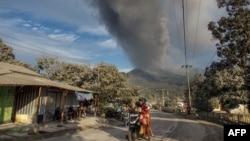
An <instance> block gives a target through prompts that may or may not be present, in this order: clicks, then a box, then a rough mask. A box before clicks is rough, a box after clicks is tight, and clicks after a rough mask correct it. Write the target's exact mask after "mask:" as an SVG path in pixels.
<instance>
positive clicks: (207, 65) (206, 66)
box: [206, 50, 217, 68]
mask: <svg viewBox="0 0 250 141" xmlns="http://www.w3.org/2000/svg"><path fill="white" fill-rule="evenodd" d="M216 53H217V50H216V51H215V52H214V54H213V56H212V58H211V59H210V60H209V62H208V64H207V66H206V68H207V67H208V65H210V64H211V62H212V61H213V59H214V56H215V55H216Z"/></svg>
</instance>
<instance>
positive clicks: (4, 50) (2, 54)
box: [0, 39, 35, 71]
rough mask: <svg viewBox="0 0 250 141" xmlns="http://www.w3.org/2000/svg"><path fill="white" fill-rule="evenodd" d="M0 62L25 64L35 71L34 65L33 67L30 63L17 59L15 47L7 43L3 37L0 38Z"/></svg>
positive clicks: (24, 65)
mask: <svg viewBox="0 0 250 141" xmlns="http://www.w3.org/2000/svg"><path fill="white" fill-rule="evenodd" d="M0 62H6V63H10V64H15V65H18V66H23V67H25V68H28V69H30V70H33V71H34V70H35V69H34V68H33V67H31V65H30V64H26V63H23V62H21V61H19V60H16V57H15V54H14V53H13V48H12V47H11V46H8V45H7V44H5V43H4V42H3V41H2V40H1V39H0Z"/></svg>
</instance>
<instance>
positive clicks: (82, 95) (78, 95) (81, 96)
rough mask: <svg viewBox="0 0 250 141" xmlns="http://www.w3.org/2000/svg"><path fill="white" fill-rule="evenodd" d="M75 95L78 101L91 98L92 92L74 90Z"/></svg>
mask: <svg viewBox="0 0 250 141" xmlns="http://www.w3.org/2000/svg"><path fill="white" fill-rule="evenodd" d="M75 95H76V99H77V100H78V101H84V100H85V99H86V100H90V99H93V94H92V93H80V92H75Z"/></svg>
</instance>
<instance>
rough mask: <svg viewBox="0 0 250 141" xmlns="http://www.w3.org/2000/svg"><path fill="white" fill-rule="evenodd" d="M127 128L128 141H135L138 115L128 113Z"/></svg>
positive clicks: (138, 127)
mask: <svg viewBox="0 0 250 141" xmlns="http://www.w3.org/2000/svg"><path fill="white" fill-rule="evenodd" d="M128 128H129V130H128V141H135V140H136V138H138V136H139V131H140V122H139V114H133V113H129V119H128Z"/></svg>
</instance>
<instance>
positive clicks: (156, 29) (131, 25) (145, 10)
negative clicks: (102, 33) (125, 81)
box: [92, 0, 168, 70]
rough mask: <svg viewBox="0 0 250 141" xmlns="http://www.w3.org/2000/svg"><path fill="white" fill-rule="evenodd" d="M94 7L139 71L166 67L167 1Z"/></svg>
mask: <svg viewBox="0 0 250 141" xmlns="http://www.w3.org/2000/svg"><path fill="white" fill-rule="evenodd" d="M92 4H93V5H94V6H95V7H96V8H97V9H98V12H99V16H100V20H101V22H102V23H103V24H105V26H106V28H107V30H108V32H109V33H110V34H111V35H112V36H113V37H114V38H116V40H117V42H118V44H119V45H120V46H121V47H122V48H123V50H124V51H125V52H126V54H127V55H128V57H129V58H130V60H131V62H132V63H133V65H134V66H135V67H136V68H139V69H145V70H152V69H161V68H162V66H164V60H165V59H164V58H165V54H166V53H165V52H166V48H167V46H168V34H167V33H168V32H167V28H166V27H167V18H166V16H165V15H166V14H165V13H164V10H163V8H164V7H163V6H164V0H94V1H92Z"/></svg>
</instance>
